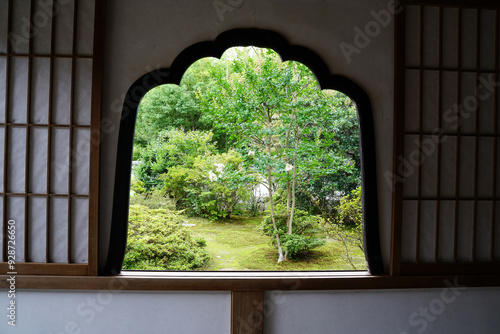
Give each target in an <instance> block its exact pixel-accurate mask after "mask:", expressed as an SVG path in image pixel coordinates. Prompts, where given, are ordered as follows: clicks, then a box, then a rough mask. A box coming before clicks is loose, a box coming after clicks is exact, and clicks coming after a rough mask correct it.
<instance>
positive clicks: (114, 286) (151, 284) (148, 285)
mask: <svg viewBox="0 0 500 334" xmlns="http://www.w3.org/2000/svg"><path fill="white" fill-rule="evenodd" d="M16 267H17V265H16ZM3 273H7V271H3ZM193 274H194V275H190V273H182V272H173V273H158V274H156V273H148V272H143V273H128V274H127V273H126V274H122V275H117V276H84V275H79V276H47V275H45V276H43V275H40V276H35V275H29V276H28V275H20V276H16V286H17V287H18V288H20V289H70V290H100V289H107V290H139V291H154V290H157V291H181V290H182V291H270V290H283V291H295V290H365V289H415V288H439V287H445V286H446V282H447V281H448V282H450V281H455V279H456V280H458V282H459V283H460V284H461V285H466V286H469V287H497V286H500V275H477V274H476V275H463V276H456V275H452V274H450V275H440V276H392V277H391V276H388V275H387V276H370V275H367V274H364V275H355V274H353V275H349V276H342V275H339V276H334V275H327V274H323V275H321V273H318V275H314V276H312V275H311V276H309V277H305V276H304V275H302V276H300V275H290V273H286V274H289V275H286V274H276V275H267V276H264V275H262V273H255V275H254V276H252V275H248V274H247V273H243V274H242V275H241V276H239V275H238V274H239V273H232V274H229V275H225V276H224V275H222V273H220V274H219V273H193ZM291 274H293V273H291ZM54 275H55V274H54ZM8 278H10V276H8V275H3V276H0V289H6V288H8V286H9V284H8V282H7V279H8Z"/></svg>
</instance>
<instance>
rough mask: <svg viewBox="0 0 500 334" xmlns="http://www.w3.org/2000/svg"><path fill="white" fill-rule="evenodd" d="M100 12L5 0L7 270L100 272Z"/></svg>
mask: <svg viewBox="0 0 500 334" xmlns="http://www.w3.org/2000/svg"><path fill="white" fill-rule="evenodd" d="M102 6H103V5H102V1H97V4H96V1H94V0H0V159H1V163H0V175H1V178H0V215H1V217H2V220H3V224H2V225H1V226H0V228H1V231H2V234H3V238H2V239H1V240H0V243H1V247H0V249H1V256H2V260H3V263H2V264H1V266H0V268H1V272H2V273H4V274H5V273H6V272H9V271H12V270H9V268H8V267H7V264H6V263H5V262H7V261H8V259H9V257H8V255H9V254H12V253H13V252H12V251H13V250H14V251H15V262H16V266H15V271H16V272H17V273H18V274H57V275H86V274H91V275H95V274H96V268H97V221H96V218H97V191H96V190H97V182H98V168H99V159H98V157H99V152H98V144H99V126H98V125H99V117H100V115H99V114H100V110H99V108H100V80H101V73H102V71H101V66H102V45H101V44H100V41H102V39H101V37H100V36H94V35H95V32H96V31H98V30H97V29H96V25H97V26H98V25H99V24H101V22H100V20H101V19H100V17H101V12H102V8H101V7H102ZM100 31H102V29H101V30H100ZM100 31H99V32H100ZM95 37H98V38H97V39H96V41H94V38H95ZM95 42H96V43H95ZM13 222H15V232H16V233H15V249H13V248H11V247H9V246H12V245H13V243H10V244H9V243H8V242H7V241H8V240H9V239H7V236H9V234H8V228H9V226H10V225H12V224H13ZM9 251H10V253H9Z"/></svg>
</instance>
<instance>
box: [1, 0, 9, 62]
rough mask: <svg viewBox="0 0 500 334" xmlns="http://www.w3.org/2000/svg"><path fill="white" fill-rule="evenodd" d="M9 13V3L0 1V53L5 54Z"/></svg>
mask: <svg viewBox="0 0 500 334" xmlns="http://www.w3.org/2000/svg"><path fill="white" fill-rule="evenodd" d="M8 13H9V3H8V2H7V1H0V53H7V41H8V40H7V23H8V20H7V14H8Z"/></svg>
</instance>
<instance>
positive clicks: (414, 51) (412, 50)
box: [406, 6, 420, 66]
mask: <svg viewBox="0 0 500 334" xmlns="http://www.w3.org/2000/svg"><path fill="white" fill-rule="evenodd" d="M406 40H408V41H413V42H412V43H406V64H407V65H408V66H419V65H420V8H419V7H417V6H407V7H406Z"/></svg>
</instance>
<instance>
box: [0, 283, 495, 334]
mask: <svg viewBox="0 0 500 334" xmlns="http://www.w3.org/2000/svg"><path fill="white" fill-rule="evenodd" d="M230 302H231V296H230V293H225V292H222V293H221V292H138V291H120V290H118V291H114V292H110V291H107V290H106V291H43V290H39V291H23V290H18V291H17V293H16V306H17V308H16V316H17V318H16V327H12V326H9V325H8V323H7V321H8V319H7V317H6V316H5V315H6V314H7V312H8V311H7V310H6V307H7V306H8V303H9V299H8V297H7V291H5V290H2V291H0V305H2V309H3V310H4V311H3V312H2V314H4V315H2V316H1V317H0V319H3V320H1V321H0V333H2V334H9V333H23V334H42V333H43V334H101V333H102V334H109V333H120V334H136V333H168V334H212V333H213V334H226V333H229V328H230V319H231V315H230V313H231V311H230ZM264 305H265V322H264V333H265V334H281V333H283V334H307V333H311V334H323V333H329V334H337V333H338V334H354V333H356V334H414V333H426V334H443V333H454V334H471V333H477V334H497V333H499V332H500V317H498V311H499V310H500V289H499V288H459V289H457V290H450V289H448V290H446V289H426V290H379V291H370V290H367V291H314V292H311V291H310V292H305V291H291V292H279V291H273V292H267V293H266V295H265V304H264Z"/></svg>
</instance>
